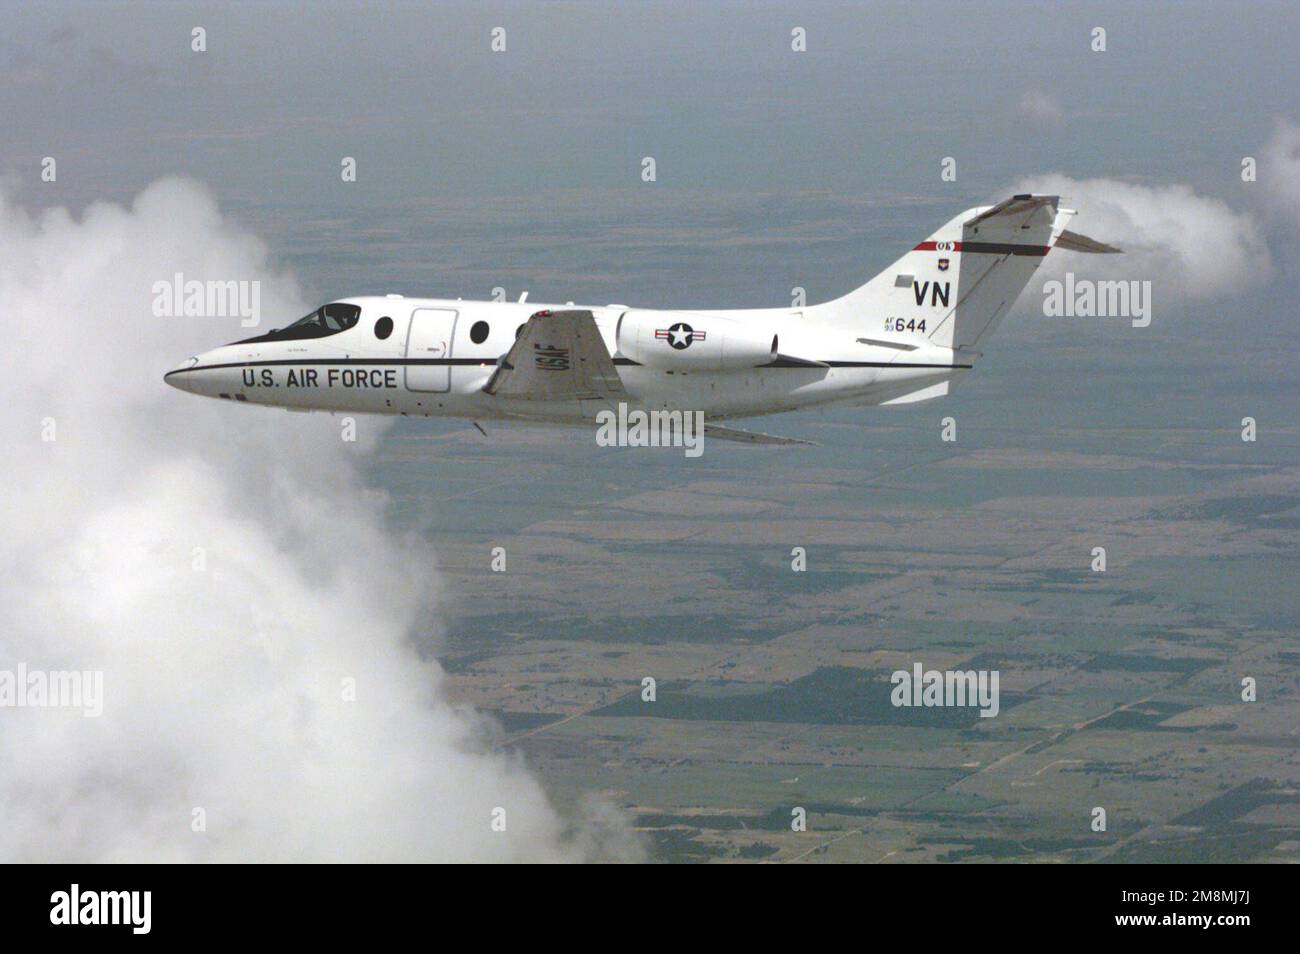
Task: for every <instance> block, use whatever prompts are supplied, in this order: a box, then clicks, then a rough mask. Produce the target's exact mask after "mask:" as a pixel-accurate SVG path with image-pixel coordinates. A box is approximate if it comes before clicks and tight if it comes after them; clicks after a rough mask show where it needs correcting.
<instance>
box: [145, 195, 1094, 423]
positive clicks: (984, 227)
mask: <svg viewBox="0 0 1300 954" xmlns="http://www.w3.org/2000/svg"><path fill="white" fill-rule="evenodd" d="M1059 200H1060V197H1059V196H1054V195H1017V196H1015V197H1013V198H1011V199H1008V200H1006V201H1005V202H1002V203H999V204H998V205H995V206H989V207H983V208H976V209H971V210H969V211H967V212H963V213H962V214H961V215H958V216H957V217H956V218H954V219H952V220H951V221H950V222H948V223H947V224H946V225H944V226H943V227H942V228H941V229H939V230H938V231H937V232H935V233H934V234H933V235H931V236H930V237H929V238H928V239H926V240H925V241H924V242H921V243H920V244H919V245H917V246H916V247H915V248H913V249H912V250H911V251H909V252H908V253H907V254H905V255H904V256H903V257H902V258H900V259H899V260H898V261H897V262H895V263H894V264H893V265H891V266H890V267H889V268H887V269H885V271H883V272H881V273H880V274H879V275H877V276H876V277H875V278H873V279H872V280H871V281H869V282H867V284H865V285H863V286H862V287H861V288H858V289H856V290H854V291H851V292H849V293H848V294H847V295H845V296H843V297H842V298H837V299H835V300H834V301H828V302H825V303H824V304H820V305H808V306H805V307H802V308H766V309H746V310H737V311H657V310H653V309H647V308H629V307H627V306H626V305H606V306H604V307H574V306H572V305H571V304H570V305H541V306H538V305H535V304H529V303H526V302H525V301H524V298H521V299H520V300H519V301H518V302H485V301H461V300H460V299H456V300H448V299H426V298H403V297H402V296H401V295H387V296H384V297H366V298H346V299H343V300H341V301H337V302H333V303H331V304H328V305H325V306H323V307H322V308H320V309H318V310H316V311H314V312H312V313H311V314H310V315H307V316H306V317H305V318H302V319H300V320H298V321H296V322H294V323H293V324H291V325H289V326H288V327H286V328H280V329H276V330H274V331H270V332H268V333H266V334H263V335H258V336H257V337H255V338H249V339H247V340H245V341H238V342H235V343H234V344H229V345H224V346H222V347H220V348H215V349H213V350H211V351H207V352H204V353H203V354H200V355H197V356H195V357H192V358H189V359H187V360H186V361H185V362H184V363H182V364H181V365H180V366H178V367H176V368H174V369H173V370H171V371H169V372H167V374H166V375H165V380H166V381H167V383H168V384H171V385H173V386H175V387H177V388H180V389H182V390H184V391H190V392H192V393H194V394H202V395H206V396H208V397H219V398H225V399H227V400H233V401H246V402H249V403H253V404H270V405H275V406H279V407H285V408H288V409H290V410H327V411H348V412H362V413H367V412H368V413H377V414H408V415H423V416H425V417H428V416H432V415H438V416H449V417H463V418H468V419H470V420H472V421H475V422H477V421H483V420H522V421H536V422H548V423H568V424H590V423H592V422H593V421H594V420H595V418H596V415H597V414H598V413H599V412H601V411H605V410H612V409H614V408H615V407H617V406H618V405H619V404H625V405H626V408H627V409H628V410H641V411H645V412H653V411H683V412H695V411H700V412H703V414H704V419H705V421H706V422H708V421H712V422H716V421H719V420H726V419H730V418H745V417H755V416H758V415H762V414H775V413H778V412H782V411H794V410H799V409H802V408H809V407H822V406H827V405H833V404H837V405H874V404H910V403H912V402H915V401H924V400H928V399H930V398H935V397H940V396H942V395H945V394H947V393H948V388H949V386H950V385H951V384H952V382H953V381H954V380H955V379H957V378H958V377H960V376H961V375H963V374H965V373H966V372H967V371H969V370H970V369H971V368H972V367H973V366H974V363H975V359H976V358H978V357H979V355H980V352H979V350H978V349H979V347H980V345H981V343H982V342H983V341H984V339H985V338H986V337H987V336H988V335H989V334H990V333H991V332H992V331H993V329H994V328H995V327H996V326H997V323H998V321H999V320H1001V318H1002V317H1003V316H1004V315H1005V314H1006V313H1007V311H1008V310H1009V309H1010V308H1011V306H1012V305H1013V304H1014V303H1015V300H1016V297H1017V296H1018V295H1019V294H1020V292H1021V290H1022V289H1023V288H1024V287H1025V285H1026V284H1027V283H1028V282H1029V279H1030V276H1031V275H1033V273H1034V269H1036V268H1037V267H1038V265H1039V263H1040V262H1041V261H1042V260H1043V257H1044V256H1045V255H1047V254H1048V252H1050V251H1051V250H1052V249H1053V248H1060V249H1069V250H1072V251H1077V252H1103V253H1109V252H1118V251H1119V249H1117V248H1113V247H1111V246H1109V245H1104V244H1102V243H1100V242H1096V241H1093V240H1092V239H1089V238H1085V237H1084V236H1081V235H1077V234H1075V233H1073V232H1069V231H1067V230H1066V228H1065V225H1066V223H1067V222H1068V221H1069V219H1070V218H1071V217H1072V216H1073V215H1074V214H1075V213H1074V212H1073V211H1072V210H1069V209H1060V208H1058V203H1059ZM524 297H526V295H525V296H524ZM705 434H706V435H707V436H709V437H716V438H722V439H727V440H739V441H746V442H750V443H765V444H767V443H775V444H794V443H807V442H806V441H797V440H794V439H791V438H781V437H774V436H771V435H767V434H758V433H753V432H749V431H742V430H737V429H734V428H730V427H722V426H719V425H718V424H716V423H706V425H705Z"/></svg>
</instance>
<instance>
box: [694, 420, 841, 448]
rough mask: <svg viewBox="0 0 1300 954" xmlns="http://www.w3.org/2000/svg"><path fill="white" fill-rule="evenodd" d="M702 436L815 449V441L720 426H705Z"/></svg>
mask: <svg viewBox="0 0 1300 954" xmlns="http://www.w3.org/2000/svg"><path fill="white" fill-rule="evenodd" d="M704 436H705V437H712V438H714V439H716V440H720V441H736V442H738V443H741V444H785V445H789V444H804V445H806V446H808V447H816V446H817V444H816V442H815V441H801V440H799V438H797V437H777V436H776V435H775V434H763V433H761V432H759V431H742V430H741V429H740V428H738V427H723V426H722V425H720V424H705V425H704Z"/></svg>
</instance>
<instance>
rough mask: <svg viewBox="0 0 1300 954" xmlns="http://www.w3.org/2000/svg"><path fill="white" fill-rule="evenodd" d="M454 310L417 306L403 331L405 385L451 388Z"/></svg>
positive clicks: (416, 388)
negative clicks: (405, 359) (405, 329)
mask: <svg viewBox="0 0 1300 954" xmlns="http://www.w3.org/2000/svg"><path fill="white" fill-rule="evenodd" d="M456 314H457V313H456V311H454V310H453V309H450V308H417V309H416V310H415V311H414V312H412V314H411V326H410V328H408V329H407V332H406V357H407V361H408V364H407V365H406V389H407V390H408V391H450V390H451V363H450V359H451V346H452V340H453V338H454V336H455V333H456Z"/></svg>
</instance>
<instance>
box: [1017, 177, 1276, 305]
mask: <svg viewBox="0 0 1300 954" xmlns="http://www.w3.org/2000/svg"><path fill="white" fill-rule="evenodd" d="M1023 192H1037V193H1046V194H1051V195H1060V196H1061V204H1062V205H1063V206H1065V207H1067V208H1072V209H1078V210H1079V214H1078V216H1076V217H1075V218H1074V219H1073V220H1072V221H1071V223H1070V225H1069V228H1070V229H1071V230H1072V231H1075V232H1080V233H1082V234H1084V235H1087V236H1089V237H1091V238H1095V239H1097V240H1098V241H1102V242H1108V243H1110V244H1112V245H1118V246H1119V247H1120V248H1121V249H1123V250H1124V254H1123V255H1082V254H1072V253H1056V252H1054V253H1053V254H1051V255H1049V256H1047V259H1046V261H1045V262H1044V264H1043V266H1042V267H1041V268H1039V270H1038V272H1037V273H1036V274H1035V278H1034V282H1033V283H1031V286H1030V287H1031V289H1039V290H1041V286H1042V283H1043V282H1044V281H1048V280H1051V279H1060V278H1061V277H1062V276H1063V275H1064V274H1065V273H1066V272H1067V271H1071V272H1074V274H1075V275H1076V276H1078V277H1086V278H1091V279H1136V280H1141V281H1147V280H1149V281H1151V282H1152V283H1153V288H1154V294H1155V296H1156V299H1157V301H1158V302H1159V303H1160V304H1161V306H1164V305H1169V304H1174V303H1177V302H1182V301H1189V300H1195V299H1203V298H1217V297H1220V296H1223V295H1228V294H1231V293H1233V292H1237V291H1241V290H1243V289H1245V288H1247V287H1248V286H1250V285H1252V284H1254V283H1258V282H1262V281H1265V280H1267V278H1268V276H1269V273H1270V271H1271V268H1272V265H1271V259H1270V255H1269V249H1268V246H1267V244H1266V243H1265V240H1264V238H1263V236H1262V234H1261V231H1260V229H1259V227H1258V225H1257V223H1256V222H1255V220H1254V218H1253V217H1252V216H1251V215H1250V214H1249V213H1243V212H1234V211H1233V210H1232V209H1231V208H1229V206H1228V205H1227V204H1226V203H1224V202H1222V201H1220V200H1218V199H1212V198H1207V197H1205V196H1201V195H1197V194H1196V193H1195V192H1193V191H1192V189H1191V188H1189V187H1188V186H1186V185H1166V186H1145V185H1135V184H1133V183H1129V182H1121V181H1118V180H1114V179H1071V178H1070V177H1068V176H1063V175H1059V174H1052V175H1043V176H1034V177H1031V178H1028V179H1022V180H1020V182H1018V183H1016V185H1015V186H1014V187H1013V193H1023ZM1026 301H1029V302H1030V303H1031V307H1033V308H1037V307H1038V304H1040V303H1041V301H1042V298H1041V295H1039V296H1038V297H1037V298H1031V296H1030V295H1029V294H1028V293H1026V295H1025V296H1023V297H1022V298H1021V304H1022V306H1023V305H1024V303H1025V302H1026Z"/></svg>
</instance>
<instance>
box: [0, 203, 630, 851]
mask: <svg viewBox="0 0 1300 954" xmlns="http://www.w3.org/2000/svg"><path fill="white" fill-rule="evenodd" d="M178 271H179V272H183V273H184V274H185V275H186V276H187V277H189V276H194V277H202V278H209V279H216V280H223V281H224V280H242V279H249V280H253V279H256V280H261V281H262V283H263V284H262V307H263V312H264V313H265V314H266V315H267V316H268V317H269V318H270V320H271V322H272V323H275V322H277V321H279V320H281V319H283V318H289V317H295V316H297V315H299V314H302V313H304V312H306V311H307V310H309V308H308V306H307V305H306V304H305V303H304V302H302V301H301V300H300V296H299V294H298V290H297V288H296V286H295V284H294V282H293V280H292V278H291V277H289V276H287V275H284V274H280V273H277V272H275V271H274V270H273V269H272V268H271V267H269V265H268V262H267V252H266V249H265V247H264V246H263V245H262V243H261V242H259V241H258V240H257V239H255V238H254V237H252V236H250V235H248V234H246V233H244V232H242V231H240V230H239V229H238V228H236V227H233V226H232V225H231V224H230V223H228V222H227V221H225V220H224V219H223V218H222V216H221V214H220V212H219V211H218V209H217V207H216V205H215V203H214V202H213V201H212V199H211V198H210V197H209V196H208V195H207V194H206V192H205V191H204V190H203V189H202V188H200V187H198V186H196V185H195V184H193V183H190V182H185V181H180V180H166V181H162V182H158V183H155V184H154V185H153V186H151V187H149V188H148V189H147V190H145V191H144V192H143V193H141V194H140V195H139V196H138V197H137V199H136V200H135V202H134V204H133V206H132V207H131V208H130V209H123V208H121V207H118V206H114V205H107V204H100V205H96V206H93V207H91V208H90V209H88V210H87V211H86V212H85V214H84V216H83V217H82V218H81V219H80V220H74V219H73V218H72V217H71V216H70V215H69V214H68V213H67V212H66V211H65V210H62V209H59V210H54V211H51V212H48V213H45V214H43V215H41V216H39V217H32V216H30V215H29V214H27V213H26V212H24V211H22V210H21V209H19V208H17V207H16V206H15V205H14V203H13V202H12V201H10V200H9V198H8V197H7V196H3V195H0V315H2V316H3V320H4V325H5V333H6V335H7V336H8V337H9V339H10V340H9V354H10V356H11V358H10V360H9V361H8V362H7V367H6V371H5V374H4V375H3V384H0V421H3V425H4V430H3V433H4V434H5V435H6V437H7V442H6V446H5V453H4V456H3V463H2V464H0V481H2V484H3V487H4V489H5V492H4V494H3V495H0V516H2V518H3V526H4V528H5V532H4V534H3V535H0V632H3V633H4V641H3V644H2V648H0V669H14V668H15V667H16V666H17V664H18V663H26V664H27V665H28V666H30V667H33V668H42V669H47V670H53V669H78V670H82V669H102V670H103V671H104V674H105V675H104V696H105V698H104V705H103V715H102V717H100V718H98V719H94V718H84V717H83V716H82V715H81V713H80V711H79V710H77V711H69V710H50V709H4V710H0V765H3V766H4V769H3V771H2V772H0V816H2V817H3V818H4V824H3V825H0V860H4V861H79V860H91V861H155V860H178V861H191V860H192V861H198V860H202V861H214V860H220V861H236V860H398V859H405V860H414V861H429V860H452V859H459V860H523V859H532V860H581V859H584V858H590V857H608V856H613V857H618V858H634V857H637V855H638V850H639V849H638V846H637V845H636V843H635V842H634V841H632V839H631V837H630V836H629V835H628V834H627V833H626V831H625V829H624V828H623V827H622V826H621V823H620V822H618V821H617V820H616V819H615V820H613V821H611V820H610V817H609V812H608V811H607V810H604V809H602V810H593V811H591V812H588V813H584V819H583V821H582V823H581V824H577V825H575V824H572V823H569V822H566V820H565V819H563V818H562V817H560V816H559V815H558V814H557V812H556V811H555V810H553V809H552V807H551V806H550V804H549V802H548V800H547V798H546V796H545V794H544V793H543V791H542V790H541V788H540V787H539V785H538V783H537V781H536V780H535V779H534V778H532V777H531V776H530V775H529V774H528V772H527V771H526V770H525V769H524V767H523V766H522V765H521V764H519V762H518V761H517V760H516V759H514V758H513V757H508V756H506V755H502V754H499V753H493V752H491V751H488V750H486V749H485V747H484V744H483V738H484V733H483V732H482V731H481V730H482V726H481V725H480V724H479V721H478V717H476V716H475V715H474V714H473V713H472V712H469V711H467V710H464V709H458V708H455V707H453V706H451V705H450V704H449V703H448V701H447V699H446V695H445V691H444V680H443V676H442V673H441V670H440V668H439V667H438V666H437V664H436V663H434V662H432V661H421V660H420V659H419V658H418V656H417V654H416V652H415V651H414V649H413V648H412V645H411V642H410V640H409V636H410V634H411V632H412V631H413V630H414V631H416V632H427V630H428V628H429V626H430V625H432V623H431V620H432V614H431V608H432V604H431V598H430V592H431V589H432V587H433V585H434V583H435V581H434V579H433V578H432V576H431V574H430V571H429V569H428V568H429V567H430V566H431V565H432V563H433V560H432V555H431V554H430V552H429V551H428V548H427V546H426V545H425V544H423V543H422V542H421V541H419V540H418V539H415V538H412V537H409V536H406V535H403V534H400V533H397V532H396V531H393V530H391V529H389V528H388V527H386V526H385V523H384V520H383V511H382V508H383V500H382V498H381V497H380V496H378V495H376V494H375V493H373V492H371V491H369V490H368V489H367V488H366V487H365V486H364V485H363V483H362V481H361V479H360V478H359V476H358V468H357V466H356V459H357V455H361V454H365V453H366V452H367V450H368V449H369V448H371V447H373V446H374V443H375V441H376V440H377V437H378V433H379V429H380V428H381V427H382V426H383V425H382V422H380V421H378V420H376V419H373V418H362V419H360V426H359V432H360V440H359V442H358V443H357V444H345V443H344V442H342V441H341V440H340V439H339V436H338V433H339V423H338V419H336V418H331V417H329V416H326V415H310V416H309V415H293V416H290V415H287V414H284V413H283V412H280V411H273V410H267V409H261V408H252V407H247V406H239V405H233V404H229V403H226V402H216V401H205V400H201V399H197V398H193V397H190V396H188V395H185V394H182V393H180V392H178V391H175V390H172V389H171V388H168V387H167V386H166V385H164V384H163V381H162V373H163V372H164V371H165V370H167V369H168V368H170V367H171V366H173V365H174V364H175V363H176V362H177V361H179V360H180V359H182V358H184V357H185V356H186V355H187V354H191V353H193V352H194V351H196V350H199V349H200V348H204V347H210V346H211V345H213V344H215V343H217V342H219V341H222V340H229V339H230V338H233V337H236V336H237V335H238V334H240V333H241V329H239V328H237V327H236V326H237V324H238V322H237V320H234V319H230V320H225V321H217V320H207V319H194V318H178V319H160V318H156V317H154V316H153V315H152V314H151V309H150V302H151V300H152V295H151V291H150V289H151V285H152V283H153V282H155V281H158V280H161V279H167V278H169V277H170V276H171V275H172V274H173V273H174V272H178ZM243 333H244V334H246V333H247V332H246V331H245V332H243ZM46 419H52V420H53V421H54V424H55V426H56V427H57V440H55V441H53V442H48V443H47V442H43V441H42V440H41V428H42V422H43V421H45V420H46ZM195 547H201V548H203V550H204V555H205V559H206V563H207V569H206V571H204V572H195V571H194V570H193V569H192V561H193V558H194V557H193V551H194V548H195ZM345 677H351V678H354V679H355V680H356V685H357V700H356V701H355V702H345V701H343V699H342V692H341V686H342V682H341V681H342V680H343V679H344V678H345ZM497 806H501V807H504V808H505V809H506V812H507V814H506V820H507V827H506V831H505V832H504V833H498V832H493V831H492V830H491V828H490V825H489V822H490V812H491V810H492V809H493V808H494V807H497ZM196 807H201V808H203V809H204V810H205V811H206V814H207V831H206V832H205V833H195V832H192V831H191V812H192V810H193V809H194V808H196Z"/></svg>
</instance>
